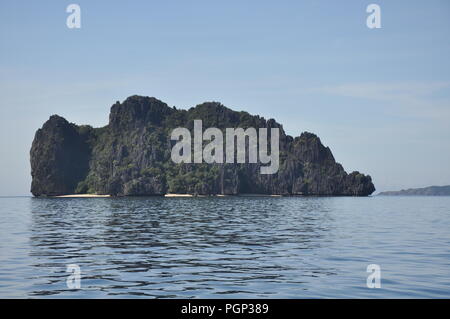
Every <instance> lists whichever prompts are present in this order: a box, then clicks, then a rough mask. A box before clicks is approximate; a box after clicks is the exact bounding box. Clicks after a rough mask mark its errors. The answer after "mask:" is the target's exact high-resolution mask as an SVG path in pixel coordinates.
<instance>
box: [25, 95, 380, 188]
mask: <svg viewBox="0 0 450 319" xmlns="http://www.w3.org/2000/svg"><path fill="white" fill-rule="evenodd" d="M196 119H201V120H202V121H203V127H204V128H207V127H217V128H219V129H222V130H224V129H225V128H229V127H230V128H231V127H243V128H248V127H255V128H262V127H267V128H273V127H278V128H279V129H280V167H279V170H278V172H277V173H276V174H272V175H262V174H260V166H261V164H259V163H255V164H217V163H215V164H206V163H202V164H185V163H182V164H175V163H174V162H172V160H171V157H170V154H171V150H172V146H173V145H174V143H175V142H174V141H171V140H170V133H171V131H172V130H173V129H174V128H176V127H186V128H188V129H190V130H192V129H193V121H194V120H196ZM30 155H31V174H32V178H33V179H32V185H31V192H32V193H33V195H35V196H53V195H65V194H81V193H95V194H110V195H113V196H144V195H163V194H166V193H186V194H224V195H234V194H243V193H252V194H255V193H256V194H280V195H336V196H340V195H345V196H367V195H370V194H372V193H373V192H374V190H375V187H374V185H373V183H372V180H371V178H370V176H367V175H363V174H360V173H359V172H353V173H351V174H347V173H346V172H345V171H344V169H343V167H342V165H340V164H338V163H336V161H335V159H334V157H333V155H332V153H331V150H330V149H329V148H328V147H325V146H324V145H322V143H321V141H320V139H319V138H318V137H317V136H316V135H314V134H312V133H306V132H305V133H302V134H301V135H300V136H299V137H296V138H293V137H291V136H289V135H286V134H285V132H284V130H283V127H282V126H281V125H280V124H278V123H277V122H275V120H273V119H270V120H265V119H264V118H262V117H259V116H252V115H250V114H248V113H247V112H236V111H232V110H230V109H228V108H226V107H224V106H223V105H221V104H220V103H216V102H210V103H203V104H200V105H198V106H196V107H194V108H191V109H189V110H178V109H176V108H171V107H169V106H167V105H166V104H165V103H163V102H161V101H159V100H157V99H155V98H150V97H142V96H131V97H129V98H127V99H126V100H125V101H124V102H123V103H119V102H117V103H116V104H114V105H113V106H112V107H111V113H110V118H109V124H108V125H107V126H105V127H102V128H92V127H90V126H77V125H75V124H72V123H69V122H67V121H66V120H65V119H63V118H61V117H59V116H57V115H53V116H51V117H50V119H49V120H48V121H47V122H46V123H45V124H44V126H43V127H42V128H41V129H39V130H38V131H37V132H36V136H35V138H34V141H33V145H32V148H31V152H30Z"/></svg>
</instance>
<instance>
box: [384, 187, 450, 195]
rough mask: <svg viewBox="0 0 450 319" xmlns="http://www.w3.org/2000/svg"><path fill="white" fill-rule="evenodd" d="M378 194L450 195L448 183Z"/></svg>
mask: <svg viewBox="0 0 450 319" xmlns="http://www.w3.org/2000/svg"><path fill="white" fill-rule="evenodd" d="M378 195H380V196H450V185H448V186H429V187H424V188H409V189H402V190H400V191H388V192H381V193H379V194H378Z"/></svg>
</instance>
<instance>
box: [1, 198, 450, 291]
mask: <svg viewBox="0 0 450 319" xmlns="http://www.w3.org/2000/svg"><path fill="white" fill-rule="evenodd" d="M69 264H77V265H79V266H80V268H81V289H77V290H71V289H68V288H67V285H66V279H67V277H68V275H69V273H67V272H66V267H67V265H69ZM369 264H378V265H379V266H380V267H381V288H380V289H369V288H367V286H366V280H367V276H368V275H369V273H367V272H366V270H367V266H368V265H369ZM0 297H2V298H5V297H6V298H10V297H21V298H22V297H23V298H30V297H31V298H42V297H57V298H75V297H76V298H78V297H86V298H103V297H106V298H110V297H121V298H123V297H159V298H185V297H187V298H194V297H202V298H241V297H250V298H252V297H253V298H259V297H261V298H269V297H270V298H310V297H313V298H314V297H338V298H343V297H352V298H353V297H357V298H372V297H373V298H378V297H386V298H394V297H399V298H415V297H424V298H443V297H444V298H449V297H450V197H371V198H345V197H342V198H340V197H318V198H270V197H267V198H265V197H264V198H262V197H260V198H251V197H237V198H234V197H231V198H172V199H168V198H118V199H109V198H93V199H85V198H82V199H36V198H26V197H22V198H0Z"/></svg>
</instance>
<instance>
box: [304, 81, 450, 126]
mask: <svg viewBox="0 0 450 319" xmlns="http://www.w3.org/2000/svg"><path fill="white" fill-rule="evenodd" d="M443 90H444V94H443V95H438V94H437V93H438V92H442V91H443ZM309 92H311V93H322V94H330V95H337V96H343V97H349V98H359V99H366V100H372V101H379V102H380V103H383V106H389V107H397V109H398V110H400V111H401V112H402V113H403V114H404V115H409V116H419V117H431V118H443V117H444V118H446V119H449V118H450V82H431V83H418V82H414V83H407V82H397V83H376V82H374V83H348V84H342V85H334V86H324V87H320V88H313V89H311V90H309Z"/></svg>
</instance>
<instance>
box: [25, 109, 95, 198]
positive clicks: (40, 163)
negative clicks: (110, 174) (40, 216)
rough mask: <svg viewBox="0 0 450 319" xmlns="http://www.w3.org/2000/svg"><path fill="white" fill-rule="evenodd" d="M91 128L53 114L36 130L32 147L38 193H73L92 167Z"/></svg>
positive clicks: (33, 167)
mask: <svg viewBox="0 0 450 319" xmlns="http://www.w3.org/2000/svg"><path fill="white" fill-rule="evenodd" d="M89 135H90V129H88V128H85V127H78V126H76V125H74V124H71V123H69V122H67V121H66V120H65V119H64V118H62V117H59V116H57V115H53V116H51V117H50V119H49V120H48V121H47V122H46V123H45V124H44V126H43V127H42V128H41V129H39V130H38V131H37V132H36V135H35V138H34V141H33V145H32V147H31V176H32V183H31V192H32V193H33V195H35V196H40V195H62V194H69V193H73V192H74V190H75V188H76V186H77V184H78V182H79V181H80V180H83V179H84V178H85V177H86V175H87V172H88V169H89V159H90V153H91V151H90V146H89V143H88V139H89Z"/></svg>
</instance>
